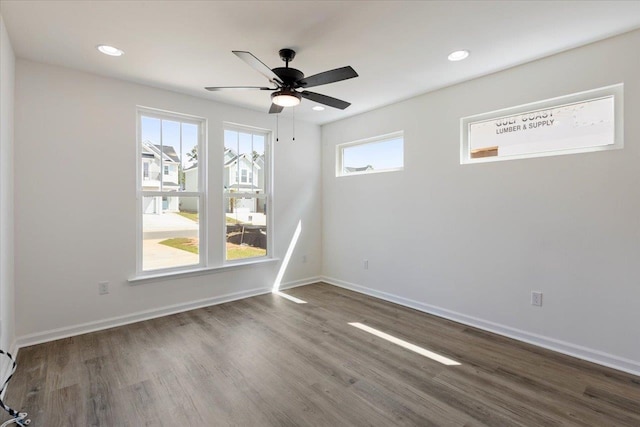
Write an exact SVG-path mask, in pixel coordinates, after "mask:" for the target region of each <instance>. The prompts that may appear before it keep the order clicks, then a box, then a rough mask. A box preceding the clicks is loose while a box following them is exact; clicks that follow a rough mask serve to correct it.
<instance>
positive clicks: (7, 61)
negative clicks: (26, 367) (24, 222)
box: [0, 16, 15, 381]
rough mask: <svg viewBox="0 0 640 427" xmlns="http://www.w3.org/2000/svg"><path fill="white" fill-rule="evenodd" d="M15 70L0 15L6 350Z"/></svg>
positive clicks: (0, 336)
mask: <svg viewBox="0 0 640 427" xmlns="http://www.w3.org/2000/svg"><path fill="white" fill-rule="evenodd" d="M14 71H15V56H14V53H13V49H12V47H11V41H10V40H9V35H8V34H7V30H6V28H5V26H4V21H3V20H2V16H0V348H1V349H3V350H5V351H9V350H10V347H11V346H12V344H13V341H14V338H15V333H14V332H15V331H14V307H13V305H14V267H13V260H14V249H13V235H14V234H13V98H14ZM3 363H4V361H3ZM3 381H4V380H3Z"/></svg>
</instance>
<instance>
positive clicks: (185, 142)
mask: <svg viewBox="0 0 640 427" xmlns="http://www.w3.org/2000/svg"><path fill="white" fill-rule="evenodd" d="M161 126H162V141H160V129H161ZM181 132H182V141H181V140H180V133H181ZM141 133H142V140H143V141H144V140H147V139H148V140H149V141H151V142H153V143H154V144H157V145H160V143H162V145H164V146H172V147H173V148H174V150H176V153H178V157H180V160H181V162H182V166H183V168H188V167H189V166H191V164H192V162H191V161H189V157H188V156H187V153H189V152H190V151H191V149H192V148H193V147H195V146H196V145H198V126H197V125H194V124H191V123H180V122H176V121H173V120H160V119H156V118H152V117H145V116H143V117H142V127H141ZM181 144H182V145H181Z"/></svg>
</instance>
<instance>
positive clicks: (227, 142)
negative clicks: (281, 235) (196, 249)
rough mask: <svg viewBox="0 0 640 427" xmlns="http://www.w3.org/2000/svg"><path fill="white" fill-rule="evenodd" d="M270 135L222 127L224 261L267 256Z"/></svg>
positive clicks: (228, 125) (245, 129)
mask: <svg viewBox="0 0 640 427" xmlns="http://www.w3.org/2000/svg"><path fill="white" fill-rule="evenodd" d="M270 138H271V134H270V133H269V132H268V131H265V130H262V129H255V128H249V127H244V126H238V125H232V124H226V125H225V129H224V157H223V158H224V160H223V162H224V203H223V209H224V219H225V229H226V233H225V259H226V260H227V261H235V260H242V259H248V258H256V257H265V256H267V254H268V252H269V251H268V247H269V239H268V236H269V234H268V223H269V222H268V209H267V207H268V206H269V205H270V204H269V203H268V201H269V196H270V182H271V179H270V168H269V164H270V163H269V146H270Z"/></svg>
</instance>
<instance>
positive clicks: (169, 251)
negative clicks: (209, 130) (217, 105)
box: [137, 107, 206, 275]
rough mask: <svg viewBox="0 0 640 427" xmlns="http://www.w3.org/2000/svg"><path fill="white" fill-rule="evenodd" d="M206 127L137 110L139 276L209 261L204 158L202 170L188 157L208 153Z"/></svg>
mask: <svg viewBox="0 0 640 427" xmlns="http://www.w3.org/2000/svg"><path fill="white" fill-rule="evenodd" d="M204 126H205V120H204V119H200V118H197V117H192V116H186V115H182V114H177V113H167V112H162V111H156V110H152V109H147V108H141V107H140V108H139V109H138V144H137V146H138V162H139V163H138V164H139V165H141V167H142V173H141V174H139V175H138V176H139V177H141V178H142V179H140V181H139V182H138V230H139V234H138V261H137V271H138V275H145V274H149V272H156V271H168V272H170V271H179V270H184V269H193V268H194V267H198V266H204V265H205V264H206V256H205V255H206V254H205V252H206V245H201V244H200V242H202V241H205V240H206V239H204V236H205V232H206V229H205V228H206V227H204V224H202V223H201V221H200V218H201V217H204V215H205V207H206V193H205V191H204V189H205V186H204V178H203V177H204V175H203V173H204V172H203V171H204V162H203V161H202V162H201V164H199V165H198V166H199V170H200V171H199V172H198V168H194V166H195V165H196V162H195V160H194V159H193V158H191V157H190V156H189V155H188V154H189V153H190V152H193V151H195V152H200V153H201V152H202V151H203V149H204V141H203V136H204ZM189 170H191V172H190V176H191V183H190V184H191V185H190V187H189V188H185V175H186V173H187V171H189Z"/></svg>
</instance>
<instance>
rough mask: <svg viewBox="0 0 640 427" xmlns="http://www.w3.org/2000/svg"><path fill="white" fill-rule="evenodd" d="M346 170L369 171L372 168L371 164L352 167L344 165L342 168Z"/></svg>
mask: <svg viewBox="0 0 640 427" xmlns="http://www.w3.org/2000/svg"><path fill="white" fill-rule="evenodd" d="M344 169H345V170H346V171H347V172H362V171H371V170H373V166H371V165H367V166H362V167H359V168H357V167H353V166H345V168H344Z"/></svg>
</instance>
